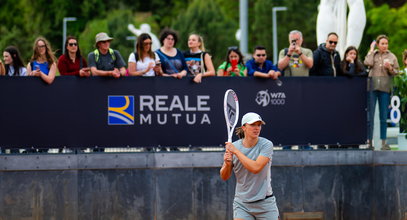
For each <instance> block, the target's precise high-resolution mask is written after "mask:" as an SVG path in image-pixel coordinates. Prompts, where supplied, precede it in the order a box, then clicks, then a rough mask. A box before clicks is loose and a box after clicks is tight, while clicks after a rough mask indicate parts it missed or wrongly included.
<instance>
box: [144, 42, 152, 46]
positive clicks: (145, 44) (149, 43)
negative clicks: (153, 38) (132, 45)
mask: <svg viewBox="0 0 407 220" xmlns="http://www.w3.org/2000/svg"><path fill="white" fill-rule="evenodd" d="M151 44H153V43H152V42H146V43H143V45H144V46H147V45H151Z"/></svg>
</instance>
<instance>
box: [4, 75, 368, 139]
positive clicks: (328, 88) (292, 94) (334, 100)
mask: <svg viewBox="0 0 407 220" xmlns="http://www.w3.org/2000/svg"><path fill="white" fill-rule="evenodd" d="M281 81H282V85H281V86H279V85H277V84H276V82H275V81H274V80H270V79H259V78H240V77H235V78H233V77H209V78H205V79H204V80H203V82H202V83H200V84H196V83H194V82H193V81H192V79H191V78H189V77H187V78H184V79H181V80H179V79H174V78H171V77H151V78H148V77H126V78H120V79H113V78H108V77H91V78H77V77H57V79H56V80H55V81H54V83H53V84H51V85H46V84H45V83H43V82H42V81H41V80H40V79H39V78H33V77H1V78H0V103H1V108H0V146H7V147H27V146H34V147H35V146H38V147H63V146H67V147H92V146H103V147H126V146H130V147H133V146H143V147H148V146H158V145H161V146H219V145H222V144H223V143H224V142H225V141H226V140H227V129H226V123H225V119H224V114H223V97H224V93H225V91H226V90H227V89H233V90H234V91H235V92H236V94H237V96H238V99H239V105H240V106H239V107H240V116H239V121H238V124H237V127H238V126H241V124H240V123H241V122H240V120H241V117H242V116H243V114H245V113H247V112H256V113H258V114H260V115H261V116H262V118H263V120H264V121H265V122H266V125H265V126H263V128H262V131H261V136H263V137H266V138H268V139H270V140H271V141H272V142H273V143H274V144H275V145H288V144H341V145H342V144H361V143H364V142H365V140H366V131H367V128H366V116H367V114H366V81H365V79H363V78H345V77H343V78H341V77H336V78H331V77H304V78H303V77H291V78H282V79H281ZM233 140H237V136H233Z"/></svg>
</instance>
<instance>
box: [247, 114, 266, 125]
mask: <svg viewBox="0 0 407 220" xmlns="http://www.w3.org/2000/svg"><path fill="white" fill-rule="evenodd" d="M256 121H261V123H262V124H264V125H265V124H266V123H265V122H264V121H263V119H261V117H260V115H259V114H257V113H254V112H248V113H246V114H245V115H243V117H242V126H243V125H244V124H246V123H247V124H253V123H254V122H256Z"/></svg>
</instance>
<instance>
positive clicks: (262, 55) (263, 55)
mask: <svg viewBox="0 0 407 220" xmlns="http://www.w3.org/2000/svg"><path fill="white" fill-rule="evenodd" d="M256 56H258V57H265V56H266V54H265V53H263V54H256Z"/></svg>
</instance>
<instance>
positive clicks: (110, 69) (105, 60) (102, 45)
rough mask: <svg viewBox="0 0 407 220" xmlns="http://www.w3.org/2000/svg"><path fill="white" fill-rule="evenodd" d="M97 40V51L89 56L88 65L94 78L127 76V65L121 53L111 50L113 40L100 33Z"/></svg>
mask: <svg viewBox="0 0 407 220" xmlns="http://www.w3.org/2000/svg"><path fill="white" fill-rule="evenodd" d="M95 39H96V44H95V46H96V48H97V49H96V50H94V51H93V52H90V53H89V55H88V64H89V67H90V70H91V72H92V74H93V75H94V76H113V77H115V78H119V77H120V76H124V75H125V74H126V68H125V66H126V64H125V63H124V60H123V58H122V55H121V54H120V52H119V51H117V50H113V49H111V48H110V41H112V40H113V38H111V37H109V36H108V35H107V34H106V33H103V32H101V33H98V34H97V35H96V37H95Z"/></svg>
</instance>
